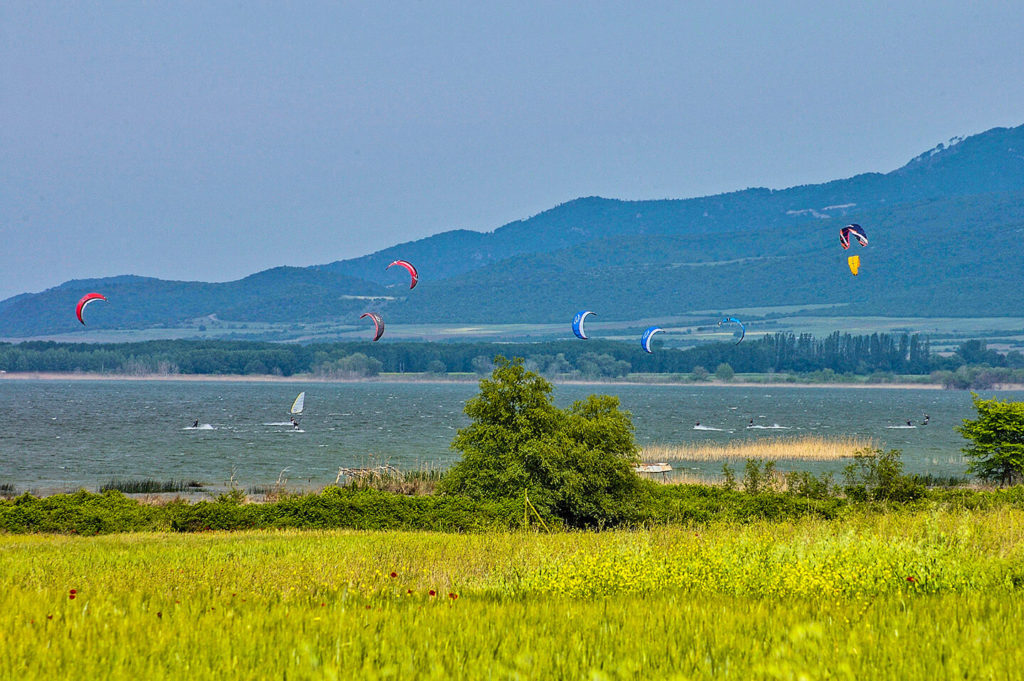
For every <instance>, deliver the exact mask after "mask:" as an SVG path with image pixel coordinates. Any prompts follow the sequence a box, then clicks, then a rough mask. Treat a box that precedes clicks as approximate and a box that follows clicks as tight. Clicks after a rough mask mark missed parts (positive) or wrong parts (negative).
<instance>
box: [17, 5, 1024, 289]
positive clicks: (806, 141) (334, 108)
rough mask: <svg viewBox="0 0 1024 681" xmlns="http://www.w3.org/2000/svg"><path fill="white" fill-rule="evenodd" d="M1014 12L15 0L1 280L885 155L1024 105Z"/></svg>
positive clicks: (354, 244) (183, 262)
mask: <svg viewBox="0 0 1024 681" xmlns="http://www.w3.org/2000/svg"><path fill="white" fill-rule="evenodd" d="M843 5H845V6H843ZM1021 36H1024V3H1020V2H995V1H993V2H985V3H968V2H941V1H932V2H898V1H897V2H871V1H868V2H859V3H821V2H786V1H784V0H783V1H777V2H772V3H754V2H748V3H739V2H728V1H724V2H714V1H709V2H703V1H700V0H696V1H693V2H690V1H683V0H677V1H674V2H639V3H638V2H635V1H634V2H603V1H601V0H588V1H586V2H569V1H559V2H479V0H473V1H469V2H448V1H446V0H431V1H430V2H325V3H317V2H295V3H261V2H254V1H252V0H245V1H238V2H216V1H213V0H202V1H200V2H184V1H175V2H145V3H141V2H140V3H122V2H113V1H111V2H76V3H67V2H40V1H39V0H32V1H31V2H23V1H21V0H5V2H3V3H0V299H2V298H6V297H8V296H11V295H15V294H17V293H22V292H26V291H39V290H42V289H45V288H49V287H51V286H55V285H58V284H60V283H62V282H64V281H67V280H69V279H78V278H87V277H103V276H113V275H119V274H140V275H146V276H155V277H160V278H164V279H183V280H203V281H227V280H232V279H237V278H239V277H243V276H245V275H248V274H251V273H253V272H257V271H259V270H262V269H266V268H269V267H274V266H278V265H313V264H321V263H327V262H332V261H335V260H340V259H345V258H350V257H355V256H359V255H364V254H366V253H371V252H373V251H376V250H379V249H381V248H385V247H387V246H391V245H394V244H396V243H399V242H403V241H409V240H414V239H419V238H422V237H425V236H429V235H431V234H436V233H438V232H442V231H445V230H449V229H475V230H482V231H490V230H493V229H495V228H497V227H500V226H501V225H503V224H506V223H508V222H510V221H513V220H517V219H522V218H526V217H529V216H531V215H534V214H536V213H539V212H541V211H543V210H546V209H548V208H551V207H553V206H555V205H557V204H560V203H564V202H565V201H569V200H572V199H574V198H577V197H580V196H594V195H598V196H605V197H612V198H623V199H658V198H685V197H692V196H702V195H707V194H713V193H719V192H725V191H732V190H737V189H744V188H746V187H754V186H765V187H772V188H783V187H788V186H793V185H797V184H806V183H815V182H824V181H828V180H831V179H836V178H840V177H849V176H851V175H854V174H857V173H860V172H868V171H882V172H885V171H889V170H892V169H895V168H897V167H899V166H901V165H902V164H904V163H905V162H906V161H908V160H909V159H910V158H912V157H913V156H915V155H917V154H918V153H921V152H923V151H926V150H927V149H930V148H932V147H934V146H935V145H936V144H938V143H939V142H945V141H948V140H949V138H951V137H953V136H955V135H969V134H974V133H978V132H982V131H984V130H987V129H989V128H992V127H996V126H1015V125H1020V124H1022V123H1024V48H1022V43H1021Z"/></svg>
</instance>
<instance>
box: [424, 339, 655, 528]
mask: <svg viewBox="0 0 1024 681" xmlns="http://www.w3.org/2000/svg"><path fill="white" fill-rule="evenodd" d="M495 365H496V366H495V368H494V371H493V373H492V374H491V376H490V377H489V378H484V379H482V380H481V381H480V393H479V394H478V395H477V396H476V397H474V398H472V399H470V400H469V401H468V402H467V403H466V414H467V415H468V416H469V417H470V418H471V419H472V423H471V424H470V425H469V426H467V427H466V428H462V429H461V430H459V432H458V433H457V434H456V436H455V439H454V440H453V441H452V448H453V449H455V450H457V451H459V452H461V453H462V459H461V460H460V461H459V462H458V463H457V464H456V465H455V466H454V467H453V468H452V469H451V470H450V471H449V472H448V473H447V474H446V475H445V477H444V479H443V481H442V486H441V488H442V491H444V492H446V493H449V494H464V495H467V496H470V497H473V498H477V499H488V498H489V499H509V498H522V497H523V494H524V493H527V492H528V493H529V496H530V501H531V502H532V503H533V504H534V505H535V506H536V507H537V508H538V509H539V510H540V511H541V512H542V513H546V514H548V515H552V516H555V517H558V518H560V519H561V520H562V521H563V522H565V523H566V524H567V525H569V526H573V527H594V526H600V525H606V524H615V523H619V522H623V521H626V520H629V519H630V518H633V517H636V513H637V511H638V509H639V507H640V504H641V499H642V497H643V495H644V492H645V489H646V483H645V482H644V481H643V480H641V479H640V478H639V476H637V474H636V473H635V472H634V471H633V467H634V465H635V464H636V462H637V460H638V454H637V447H636V444H635V443H634V441H633V423H632V420H631V417H630V414H629V412H624V411H622V410H620V409H619V400H618V398H616V397H610V396H606V395H602V396H597V395H591V396H590V397H588V398H587V399H586V400H580V401H577V402H574V403H573V404H572V405H570V406H569V407H568V408H567V409H559V408H558V407H556V406H555V404H554V403H553V402H552V399H551V390H552V388H551V384H550V383H548V382H547V381H546V380H544V378H542V377H541V376H540V375H538V374H536V373H534V372H532V371H528V370H527V369H525V368H524V367H523V362H522V360H521V359H515V360H508V359H506V358H504V357H500V356H499V357H497V358H495Z"/></svg>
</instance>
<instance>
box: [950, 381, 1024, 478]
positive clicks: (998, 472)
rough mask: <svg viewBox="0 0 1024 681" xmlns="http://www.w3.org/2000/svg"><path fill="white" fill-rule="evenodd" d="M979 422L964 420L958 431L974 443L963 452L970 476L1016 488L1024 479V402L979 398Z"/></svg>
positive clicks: (977, 406) (977, 399)
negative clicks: (1018, 482)
mask: <svg viewBox="0 0 1024 681" xmlns="http://www.w3.org/2000/svg"><path fill="white" fill-rule="evenodd" d="M972 397H973V398H974V408H975V409H977V410H978V418H977V419H976V420H973V421H971V420H969V419H964V424H963V425H962V426H957V431H958V432H959V433H960V434H961V435H963V436H964V437H965V438H967V439H968V440H970V441H971V444H970V445H969V446H968V447H965V448H964V449H963V452H964V454H966V455H967V457H968V458H969V459H970V460H971V461H970V463H969V464H968V466H967V472H968V473H972V474H974V475H976V476H978V477H979V478H982V479H983V480H990V481H998V482H999V484H1001V485H1008V484H1013V483H1014V482H1017V481H1020V480H1021V478H1022V477H1024V402H1004V401H1002V400H997V399H991V400H983V399H981V398H980V397H978V396H977V395H976V394H972Z"/></svg>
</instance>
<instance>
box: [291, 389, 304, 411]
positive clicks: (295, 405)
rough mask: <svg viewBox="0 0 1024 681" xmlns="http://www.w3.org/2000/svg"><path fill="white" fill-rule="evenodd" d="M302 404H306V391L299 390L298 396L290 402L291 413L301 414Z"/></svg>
mask: <svg viewBox="0 0 1024 681" xmlns="http://www.w3.org/2000/svg"><path fill="white" fill-rule="evenodd" d="M304 406H306V393H304V392H301V393H299V396H298V397H296V398H295V401H294V402H292V413H293V414H301V413H302V408H303V407H304Z"/></svg>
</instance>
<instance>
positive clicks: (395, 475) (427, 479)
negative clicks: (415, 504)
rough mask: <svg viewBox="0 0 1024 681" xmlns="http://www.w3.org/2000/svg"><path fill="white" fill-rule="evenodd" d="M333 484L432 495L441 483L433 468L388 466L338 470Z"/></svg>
mask: <svg viewBox="0 0 1024 681" xmlns="http://www.w3.org/2000/svg"><path fill="white" fill-rule="evenodd" d="M335 482H336V483H337V484H344V485H345V486H346V487H349V488H351V489H354V490H363V489H374V490H378V491H381V492H393V493H395V494H406V495H419V494H432V493H433V492H434V490H435V489H437V485H438V483H440V482H441V471H440V469H437V468H433V467H423V468H419V469H414V470H407V471H403V470H400V469H398V468H396V467H394V466H391V465H390V464H381V465H379V466H373V467H371V468H339V469H338V477H337V479H336V480H335Z"/></svg>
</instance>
